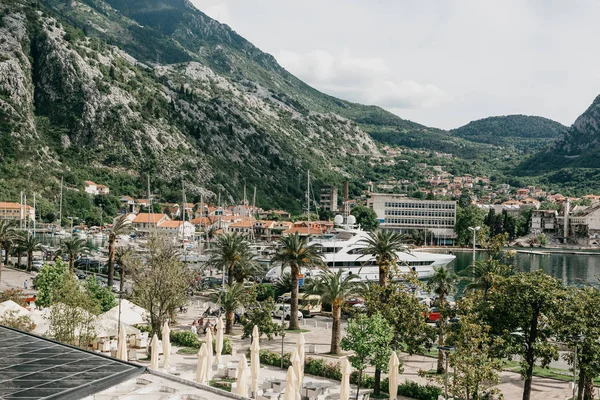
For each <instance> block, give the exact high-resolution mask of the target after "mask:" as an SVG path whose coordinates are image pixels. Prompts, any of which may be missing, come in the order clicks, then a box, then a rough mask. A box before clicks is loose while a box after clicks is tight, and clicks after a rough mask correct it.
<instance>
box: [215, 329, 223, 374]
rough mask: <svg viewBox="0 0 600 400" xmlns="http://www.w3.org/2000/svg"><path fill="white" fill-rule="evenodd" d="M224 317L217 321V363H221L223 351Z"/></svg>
mask: <svg viewBox="0 0 600 400" xmlns="http://www.w3.org/2000/svg"><path fill="white" fill-rule="evenodd" d="M223 328H224V327H223V319H222V318H219V321H218V322H217V337H216V339H217V340H216V343H215V351H216V359H215V362H216V363H217V364H221V353H222V352H223Z"/></svg>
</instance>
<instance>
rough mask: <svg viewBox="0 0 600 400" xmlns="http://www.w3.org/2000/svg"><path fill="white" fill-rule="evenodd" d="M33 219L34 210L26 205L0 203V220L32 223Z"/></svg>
mask: <svg viewBox="0 0 600 400" xmlns="http://www.w3.org/2000/svg"><path fill="white" fill-rule="evenodd" d="M34 218H35V209H34V208H33V207H31V206H28V205H26V204H19V203H13V202H8V201H0V219H7V220H10V221H21V220H27V219H29V220H30V221H33V219H34Z"/></svg>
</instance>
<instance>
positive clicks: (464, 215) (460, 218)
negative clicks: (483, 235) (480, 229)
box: [454, 205, 485, 246]
mask: <svg viewBox="0 0 600 400" xmlns="http://www.w3.org/2000/svg"><path fill="white" fill-rule="evenodd" d="M484 216H485V212H484V211H482V210H480V209H479V208H478V207H477V206H476V205H469V206H467V207H457V208H456V225H455V227H454V230H455V231H456V244H458V245H459V246H466V245H467V244H469V243H470V241H471V238H472V237H473V234H472V233H471V231H469V227H470V226H473V227H474V226H481V225H483V219H484Z"/></svg>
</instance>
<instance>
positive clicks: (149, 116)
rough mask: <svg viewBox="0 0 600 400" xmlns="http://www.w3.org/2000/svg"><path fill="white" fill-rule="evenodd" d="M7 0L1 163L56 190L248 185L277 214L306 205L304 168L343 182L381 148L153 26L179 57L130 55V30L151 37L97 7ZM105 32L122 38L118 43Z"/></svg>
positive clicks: (2, 31)
mask: <svg viewBox="0 0 600 400" xmlns="http://www.w3.org/2000/svg"><path fill="white" fill-rule="evenodd" d="M2 3H3V4H2V6H3V8H4V10H3V14H2V17H1V20H0V21H1V23H0V50H1V55H0V143H3V144H6V147H5V148H3V149H2V150H0V157H1V158H0V166H1V164H2V163H13V162H18V163H21V164H22V165H27V166H28V168H37V169H38V170H39V171H40V175H39V176H40V177H41V176H44V177H45V178H47V179H48V180H54V181H56V180H57V177H58V176H60V175H61V174H65V173H66V174H71V175H72V176H73V179H79V178H78V177H80V176H81V177H84V176H85V177H89V178H92V177H93V176H98V174H102V175H103V176H109V177H114V178H115V181H117V182H118V183H113V185H115V184H116V185H121V184H122V185H123V186H125V187H126V186H127V185H129V186H135V187H144V185H143V182H145V178H144V177H145V175H151V176H152V179H153V180H155V181H158V182H164V183H159V184H158V186H161V191H166V192H169V190H170V189H171V190H173V191H176V190H178V191H180V188H181V181H184V182H185V185H186V188H187V189H188V190H190V191H192V192H193V193H196V194H204V195H214V194H215V193H216V192H217V191H218V192H221V193H222V194H223V195H224V196H225V197H226V196H227V195H230V196H233V195H234V193H236V192H237V191H239V186H240V184H241V183H242V184H243V182H244V181H246V182H247V183H250V184H256V185H257V186H258V185H260V186H263V189H262V192H263V193H265V192H267V191H272V192H274V193H282V194H283V195H279V196H276V197H278V199H277V200H276V201H275V204H279V205H282V204H284V203H286V202H289V201H290V199H291V198H298V199H301V198H302V195H301V193H302V190H303V189H302V188H300V185H299V184H298V174H299V173H301V171H303V170H305V169H308V168H310V169H311V170H312V172H313V174H314V175H315V176H316V177H317V178H319V177H323V178H325V177H327V178H328V179H341V177H342V176H353V175H354V174H356V173H357V172H358V169H357V167H356V165H355V164H356V163H355V161H356V157H362V156H370V155H373V154H376V153H377V148H376V146H375V144H374V143H373V141H372V139H371V137H370V136H369V135H368V134H367V133H365V132H364V131H363V130H361V129H360V128H359V126H358V125H357V124H356V123H355V122H353V121H351V120H349V119H347V118H344V117H342V116H340V115H338V114H336V113H335V112H332V111H326V110H324V109H311V108H308V107H306V106H304V105H303V104H302V102H300V101H297V100H295V99H294V96H292V95H287V94H285V93H284V92H277V91H275V90H273V89H272V88H271V87H269V85H266V86H265V85H264V84H263V83H261V82H260V81H261V80H260V79H258V80H257V81H252V80H249V79H246V78H244V77H237V78H235V77H232V76H229V75H228V74H226V73H221V72H218V71H216V70H215V69H214V68H212V67H211V66H210V65H208V63H206V62H205V60H204V59H203V57H202V56H201V54H200V53H201V52H202V51H203V49H202V47H201V46H200V47H199V48H198V50H197V51H198V52H199V53H194V52H193V51H191V50H187V49H184V48H183V46H182V45H179V44H177V42H175V41H174V40H172V39H169V38H166V37H163V36H160V35H161V34H160V33H157V32H156V31H152V32H153V35H157V36H156V37H158V38H161V40H162V41H157V49H158V50H160V51H164V48H165V46H167V47H168V46H172V51H173V54H178V55H177V57H175V58H179V59H181V60H182V62H166V61H162V62H161V60H160V59H161V57H160V56H159V57H157V60H156V62H151V61H149V60H147V59H144V60H140V59H139V58H136V57H135V56H134V54H138V55H139V54H140V52H141V50H139V46H138V47H136V46H137V44H136V43H137V42H136V40H137V39H136V37H135V35H134V34H132V33H131V32H135V29H149V28H144V27H143V26H142V25H140V24H138V23H137V22H135V21H132V20H130V19H128V18H127V17H125V16H123V15H120V14H118V12H117V11H116V10H115V9H113V8H112V7H110V6H109V5H108V4H106V3H104V2H103V1H99V0H89V1H83V2H76V1H72V2H69V3H68V4H67V3H66V2H64V1H60V2H59V1H55V0H46V1H42V2H41V3H37V4H36V3H31V2H27V1H25V0H11V1H8V2H7V0H2ZM186 7H187V6H186ZM80 21H87V22H86V23H85V24H82V23H80ZM194 23H195V24H198V23H199V22H198V21H197V20H195V21H194ZM215 24H217V27H219V26H220V24H218V23H216V21H212V20H210V21H208V22H207V25H206V26H205V27H197V29H200V30H201V29H204V30H206V29H210V30H214V29H216V28H215V27H214V26H213V25H215ZM178 29H179V28H178ZM90 30H94V32H96V33H97V35H91V34H88V33H89V31H90ZM220 30H222V28H219V29H217V31H220ZM224 31H225V32H227V35H230V33H229V32H230V30H229V29H228V28H227V29H226V30H224ZM99 32H101V33H102V34H99ZM217 33H218V32H217ZM217 33H215V34H217ZM113 34H120V35H121V37H124V38H129V39H128V40H131V42H130V43H129V44H127V43H125V42H123V43H122V45H114V44H112V41H110V40H108V39H107V38H108V36H109V35H113ZM206 34H207V32H206V31H204V35H206ZM102 35H105V36H104V37H103V36H102ZM132 35H133V36H132ZM196 36H198V35H196ZM235 37H237V35H235ZM235 37H234V38H233V39H235ZM105 39H106V40H105ZM225 39H227V40H233V39H232V38H231V37H230V38H229V39H228V38H225ZM138 42H139V41H138ZM161 46H162V47H161ZM132 49H134V50H132ZM135 49H138V50H135ZM248 49H249V50H248V51H250V50H252V49H255V48H254V47H253V46H252V47H251V48H250V47H248ZM252 51H254V50H252ZM180 53H183V54H187V55H188V57H187V59H186V57H183V56H180V55H179V54H180ZM261 54H263V55H264V53H261ZM267 56H268V55H264V57H267ZM261 57H263V56H261ZM269 57H270V56H269ZM162 59H163V60H166V59H167V57H162ZM266 59H268V57H267V58H265V60H266ZM228 60H229V61H228V62H231V59H228ZM269 60H270V59H269ZM238 61H239V60H238ZM246 62H247V61H246ZM269 62H274V59H273V60H270V61H269ZM353 168H354V169H353ZM336 176H337V177H338V178H336ZM117 177H118V179H117ZM127 177H130V181H132V182H133V183H126V182H123V181H124V180H126V178H127ZM173 181H176V182H177V183H176V185H173V184H172V183H173ZM34 183H35V182H32V183H31V184H32V185H33V184H34ZM50 186H51V185H50ZM54 186H55V185H54ZM51 189H52V188H51V187H48V185H47V186H46V187H45V188H36V190H41V191H44V190H51ZM115 189H116V190H119V187H116V188H115ZM260 191H261V188H260V187H259V192H260Z"/></svg>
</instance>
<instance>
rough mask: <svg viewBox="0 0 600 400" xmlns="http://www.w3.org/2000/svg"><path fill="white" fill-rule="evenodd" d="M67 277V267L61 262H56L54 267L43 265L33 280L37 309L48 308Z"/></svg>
mask: <svg viewBox="0 0 600 400" xmlns="http://www.w3.org/2000/svg"><path fill="white" fill-rule="evenodd" d="M67 276H68V269H67V265H66V264H65V263H63V262H62V260H60V259H58V260H56V263H55V264H54V265H50V264H44V266H43V267H42V270H41V271H40V273H39V274H37V276H36V277H35V279H34V284H35V287H36V288H37V290H38V293H37V298H36V300H35V304H36V305H37V306H39V307H50V306H51V305H52V303H53V302H54V300H55V298H56V292H57V290H58V289H59V288H60V287H61V286H62V285H63V282H64V281H65V279H66V278H67Z"/></svg>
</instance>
